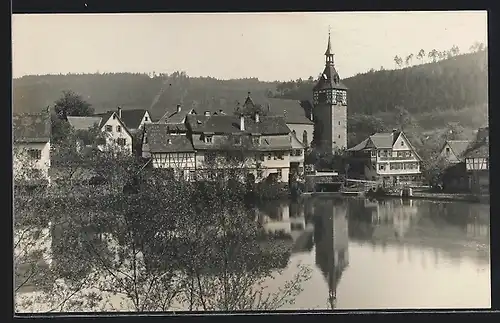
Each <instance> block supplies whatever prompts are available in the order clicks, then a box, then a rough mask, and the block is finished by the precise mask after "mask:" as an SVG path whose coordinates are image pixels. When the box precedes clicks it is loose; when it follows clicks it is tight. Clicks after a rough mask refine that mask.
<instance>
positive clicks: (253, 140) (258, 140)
mask: <svg viewBox="0 0 500 323" xmlns="http://www.w3.org/2000/svg"><path fill="white" fill-rule="evenodd" d="M252 142H253V144H254V145H259V144H260V137H253V138H252Z"/></svg>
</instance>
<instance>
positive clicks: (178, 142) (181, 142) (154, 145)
mask: <svg viewBox="0 0 500 323" xmlns="http://www.w3.org/2000/svg"><path fill="white" fill-rule="evenodd" d="M144 131H145V136H146V138H147V146H148V148H149V152H151V153H168V152H192V151H194V148H193V144H192V143H191V141H190V140H189V139H188V138H187V137H186V136H185V135H176V134H172V127H171V126H169V125H167V124H161V123H156V124H155V123H153V124H146V125H145V130H144Z"/></svg>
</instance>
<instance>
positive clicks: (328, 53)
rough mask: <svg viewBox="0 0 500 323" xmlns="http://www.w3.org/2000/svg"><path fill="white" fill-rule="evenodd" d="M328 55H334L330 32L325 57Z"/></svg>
mask: <svg viewBox="0 0 500 323" xmlns="http://www.w3.org/2000/svg"><path fill="white" fill-rule="evenodd" d="M327 55H333V52H332V42H331V41H330V32H328V45H327V47H326V52H325V56H327Z"/></svg>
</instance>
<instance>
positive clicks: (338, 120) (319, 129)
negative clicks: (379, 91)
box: [313, 32, 347, 153]
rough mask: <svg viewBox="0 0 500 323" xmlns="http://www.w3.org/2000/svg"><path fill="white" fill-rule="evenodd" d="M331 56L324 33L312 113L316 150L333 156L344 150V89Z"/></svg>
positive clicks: (329, 45) (345, 121)
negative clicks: (323, 45) (323, 64)
mask: <svg viewBox="0 0 500 323" xmlns="http://www.w3.org/2000/svg"><path fill="white" fill-rule="evenodd" d="M333 56H334V54H333V51H332V44H331V40H330V32H328V45H327V48H326V52H325V59H326V62H325V69H324V70H323V73H321V76H320V78H319V80H318V83H317V84H316V85H315V86H314V88H313V104H314V109H313V114H314V120H315V125H314V127H315V128H314V130H315V136H316V138H315V141H316V145H317V148H319V150H321V151H323V152H332V153H335V151H336V150H337V149H345V148H347V87H346V86H345V85H344V84H342V82H341V81H340V76H339V74H338V73H337V70H336V69H335V62H334V59H333Z"/></svg>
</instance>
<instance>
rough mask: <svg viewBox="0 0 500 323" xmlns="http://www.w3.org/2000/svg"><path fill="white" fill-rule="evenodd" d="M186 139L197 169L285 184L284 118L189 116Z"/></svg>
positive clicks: (287, 158) (286, 135)
mask: <svg viewBox="0 0 500 323" xmlns="http://www.w3.org/2000/svg"><path fill="white" fill-rule="evenodd" d="M186 126H187V128H188V136H189V138H190V140H191V142H192V143H193V147H194V149H195V151H196V168H197V170H204V171H207V172H210V171H212V170H214V169H223V168H226V169H227V168H231V167H235V168H238V169H245V170H246V172H247V173H248V174H252V175H253V176H254V177H255V180H256V181H257V182H258V181H261V180H264V179H266V178H275V179H276V180H277V181H278V182H288V179H289V177H288V176H289V173H290V153H291V151H292V144H291V140H290V129H289V128H288V127H287V125H286V123H285V120H284V118H283V117H277V116H260V115H259V114H255V115H254V116H253V117H251V116H245V115H241V116H240V117H238V116H234V115H188V116H187V118H186Z"/></svg>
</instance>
